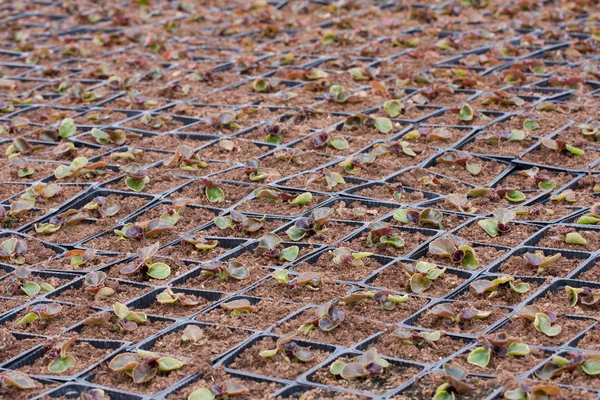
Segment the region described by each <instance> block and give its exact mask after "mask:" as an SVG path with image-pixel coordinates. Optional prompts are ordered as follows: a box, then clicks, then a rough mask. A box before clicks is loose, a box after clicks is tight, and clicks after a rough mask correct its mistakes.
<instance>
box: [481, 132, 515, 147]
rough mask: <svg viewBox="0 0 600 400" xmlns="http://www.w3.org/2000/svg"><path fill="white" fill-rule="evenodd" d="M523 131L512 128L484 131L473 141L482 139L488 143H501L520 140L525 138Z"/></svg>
mask: <svg viewBox="0 0 600 400" xmlns="http://www.w3.org/2000/svg"><path fill="white" fill-rule="evenodd" d="M525 137H526V134H525V131H522V130H520V129H513V130H511V131H502V132H486V133H484V134H482V135H478V136H476V137H475V141H476V142H477V141H483V142H486V143H489V144H494V145H502V144H503V143H513V142H521V141H523V140H524V139H525Z"/></svg>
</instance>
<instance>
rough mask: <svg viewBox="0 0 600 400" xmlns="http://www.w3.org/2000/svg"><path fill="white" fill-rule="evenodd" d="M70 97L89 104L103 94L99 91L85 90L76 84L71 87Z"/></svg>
mask: <svg viewBox="0 0 600 400" xmlns="http://www.w3.org/2000/svg"><path fill="white" fill-rule="evenodd" d="M68 93H69V97H70V98H71V99H73V100H75V101H76V102H78V103H81V104H83V105H87V103H91V102H94V101H97V100H99V99H101V98H102V94H100V93H99V92H94V91H91V90H90V91H88V90H85V89H84V88H83V87H82V86H80V85H74V86H72V87H71V88H70V89H69V92H68Z"/></svg>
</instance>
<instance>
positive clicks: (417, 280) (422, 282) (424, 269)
mask: <svg viewBox="0 0 600 400" xmlns="http://www.w3.org/2000/svg"><path fill="white" fill-rule="evenodd" d="M401 265H402V268H403V269H404V272H405V273H406V275H408V277H409V279H410V289H411V290H412V291H413V293H416V294H421V293H424V292H425V291H426V290H427V289H429V288H430V287H431V285H433V282H434V281H435V280H436V279H438V278H439V277H441V276H442V275H443V274H444V272H446V268H438V267H437V266H436V265H435V264H431V263H427V262H424V261H419V262H417V264H416V265H414V266H413V265H412V264H405V263H402V264H401Z"/></svg>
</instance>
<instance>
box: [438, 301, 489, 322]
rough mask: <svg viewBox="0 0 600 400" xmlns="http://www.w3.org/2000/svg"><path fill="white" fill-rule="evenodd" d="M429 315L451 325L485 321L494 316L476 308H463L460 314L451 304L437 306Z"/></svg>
mask: <svg viewBox="0 0 600 400" xmlns="http://www.w3.org/2000/svg"><path fill="white" fill-rule="evenodd" d="M429 313H430V314H432V315H433V316H435V317H438V318H445V319H446V320H447V321H448V323H449V324H450V325H452V324H459V325H462V324H464V323H465V322H468V321H472V320H476V319H485V318H487V317H489V316H490V315H491V314H492V313H491V312H490V311H479V310H476V309H474V308H463V309H462V310H461V311H460V312H458V311H456V309H455V308H454V306H453V305H452V304H451V303H440V304H437V305H435V306H433V307H432V308H431V309H430V310H429Z"/></svg>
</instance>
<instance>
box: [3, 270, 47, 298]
mask: <svg viewBox="0 0 600 400" xmlns="http://www.w3.org/2000/svg"><path fill="white" fill-rule="evenodd" d="M8 279H9V280H10V283H9V284H8V286H7V288H6V294H7V295H9V296H14V295H16V294H17V293H18V292H23V293H24V294H26V295H27V296H29V297H35V296H37V295H38V294H39V293H40V292H41V291H44V292H51V291H53V290H54V287H53V286H52V285H51V284H49V283H47V282H43V281H42V279H41V278H40V277H39V276H32V274H31V270H30V269H29V268H27V267H24V266H22V265H19V266H17V268H16V269H15V270H14V271H13V272H11V273H10V274H9V278H8Z"/></svg>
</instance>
